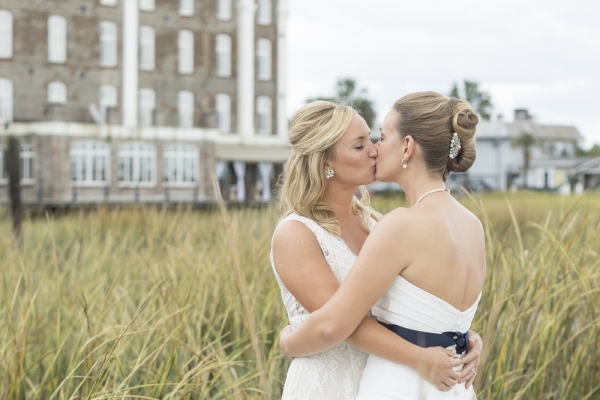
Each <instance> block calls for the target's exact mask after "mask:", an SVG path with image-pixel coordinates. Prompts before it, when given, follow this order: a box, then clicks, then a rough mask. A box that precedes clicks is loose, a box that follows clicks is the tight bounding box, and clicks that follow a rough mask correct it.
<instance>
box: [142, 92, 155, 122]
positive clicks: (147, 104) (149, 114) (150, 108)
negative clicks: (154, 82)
mask: <svg viewBox="0 0 600 400" xmlns="http://www.w3.org/2000/svg"><path fill="white" fill-rule="evenodd" d="M138 107H139V124H140V126H152V125H154V124H153V122H154V108H155V107H156V95H155V94H154V90H152V89H140V91H139V105H138Z"/></svg>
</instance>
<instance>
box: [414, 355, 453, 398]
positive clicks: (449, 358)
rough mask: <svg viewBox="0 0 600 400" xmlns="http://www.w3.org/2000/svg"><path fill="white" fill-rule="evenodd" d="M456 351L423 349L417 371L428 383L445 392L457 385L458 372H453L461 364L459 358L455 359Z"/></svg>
mask: <svg viewBox="0 0 600 400" xmlns="http://www.w3.org/2000/svg"><path fill="white" fill-rule="evenodd" d="M455 355H456V351H454V350H447V349H444V348H443V347H427V348H423V349H422V351H421V353H420V357H419V364H418V365H417V371H419V374H420V375H421V376H422V377H423V378H424V379H425V380H427V381H428V382H429V383H431V384H432V385H434V386H435V387H437V388H438V389H439V390H441V391H443V392H447V391H448V390H450V389H451V388H452V386H454V385H455V384H457V383H458V381H459V379H460V376H461V375H460V372H459V371H455V370H454V367H457V366H459V365H461V364H462V363H463V361H462V360H461V359H460V358H456V357H455Z"/></svg>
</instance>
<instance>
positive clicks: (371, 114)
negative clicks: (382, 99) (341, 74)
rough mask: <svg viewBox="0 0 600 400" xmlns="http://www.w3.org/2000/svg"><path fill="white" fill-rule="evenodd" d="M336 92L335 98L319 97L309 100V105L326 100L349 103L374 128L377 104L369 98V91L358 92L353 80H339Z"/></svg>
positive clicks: (361, 90)
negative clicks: (312, 102)
mask: <svg viewBox="0 0 600 400" xmlns="http://www.w3.org/2000/svg"><path fill="white" fill-rule="evenodd" d="M336 90H337V97H335V98H334V97H326V96H317V97H315V98H311V99H308V100H307V103H310V102H311V101H315V100H326V101H333V102H339V101H342V102H344V103H348V104H349V105H351V106H353V107H354V108H355V109H356V111H358V113H359V114H360V116H361V117H363V118H364V119H365V121H366V123H367V125H368V126H369V127H373V123H374V122H375V117H376V113H375V103H374V102H373V101H372V100H369V99H368V98H367V90H366V89H364V88H363V89H360V90H358V91H357V89H356V81H355V80H354V79H351V78H343V79H338V81H337V86H336ZM356 92H358V93H356Z"/></svg>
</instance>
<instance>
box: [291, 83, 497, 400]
mask: <svg viewBox="0 0 600 400" xmlns="http://www.w3.org/2000/svg"><path fill="white" fill-rule="evenodd" d="M478 122H479V117H478V116H477V114H476V113H475V112H474V111H473V108H472V107H471V106H470V104H469V103H468V102H466V101H464V100H460V99H457V98H453V97H447V96H444V95H441V94H438V93H434V92H419V93H412V94H409V95H407V96H404V97H402V98H401V99H399V100H398V101H396V102H395V103H394V105H393V106H392V109H391V110H390V111H389V112H388V114H387V115H386V117H385V119H384V121H383V124H382V126H381V139H380V141H379V142H378V143H377V145H376V146H377V150H378V154H377V171H376V173H375V176H376V179H377V180H378V181H383V182H395V183H397V184H398V185H399V186H400V187H401V188H402V189H403V191H404V192H405V194H406V197H407V199H408V202H409V207H398V208H396V209H394V210H392V211H391V212H389V213H388V214H386V215H385V216H383V217H382V218H381V219H380V220H379V222H377V225H376V226H375V227H374V228H373V229H372V230H371V233H370V234H369V236H368V238H367V239H366V241H365V242H364V244H363V246H362V249H361V251H360V254H359V255H358V258H357V260H356V262H355V263H354V266H353V267H352V269H351V271H350V272H349V273H348V276H347V277H346V279H345V280H344V281H343V282H342V284H341V286H340V287H339V289H338V290H337V291H336V292H335V294H333V296H332V297H331V298H330V299H329V300H328V301H327V303H326V304H324V305H323V306H322V307H320V308H319V309H318V310H316V311H314V312H312V313H311V314H310V315H309V316H308V317H307V318H306V320H305V321H304V322H303V323H302V324H301V325H300V326H298V327H296V329H294V330H293V331H292V330H291V329H289V328H286V329H284V330H283V331H282V332H281V335H280V347H281V348H282V350H283V351H284V353H285V354H286V355H287V356H288V357H302V356H307V355H310V354H315V353H318V352H323V351H327V350H328V349H330V348H332V347H333V346H336V345H338V344H339V343H341V342H343V341H344V340H346V339H347V338H348V337H349V336H350V335H351V334H353V332H354V330H355V329H356V327H357V326H359V324H361V323H362V321H363V318H364V316H365V315H366V314H367V313H369V312H372V316H373V317H374V319H375V320H376V321H377V322H378V323H379V325H381V326H382V327H385V328H386V329H387V330H389V331H390V332H392V333H393V334H395V335H397V336H399V337H402V338H404V339H406V340H407V341H409V342H411V343H413V344H415V345H418V346H420V347H422V348H424V349H431V348H435V347H436V346H441V347H444V348H446V349H452V350H453V351H455V352H456V359H461V358H463V357H465V356H468V355H467V350H468V349H469V345H468V343H469V341H470V340H471V339H472V337H473V336H474V334H473V333H472V332H471V331H470V330H469V329H470V327H471V324H472V322H473V319H474V317H475V313H476V311H477V305H478V304H479V301H480V299H481V296H482V288H483V283H484V279H485V272H486V254H485V239H484V238H485V236H484V231H483V227H482V224H481V222H480V221H479V219H478V218H477V217H476V216H475V215H473V214H472V213H471V212H470V211H469V210H467V209H466V208H465V207H464V206H463V205H462V204H460V203H459V202H458V201H457V200H455V199H454V198H453V197H452V196H451V194H450V190H449V189H448V188H447V187H446V185H445V182H446V180H447V179H448V176H449V174H450V172H465V171H467V170H468V169H469V168H470V167H471V166H472V165H473V163H474V162H475V156H476V149H475V131H476V127H477V124H478ZM476 367H477V365H475V364H470V363H466V364H465V365H461V366H458V367H457V368H456V370H457V371H458V370H459V371H460V372H461V378H460V379H459V380H457V381H456V382H452V381H450V382H448V381H447V382H446V383H444V384H443V385H432V384H431V383H430V382H428V381H427V379H426V378H425V377H426V374H423V372H422V368H420V366H419V363H417V365H416V366H415V365H412V366H411V365H409V364H406V363H405V364H404V365H402V364H397V363H393V362H390V361H389V360H386V359H385V358H384V357H382V356H380V355H378V354H373V353H372V354H371V355H369V358H368V360H367V364H366V366H365V369H364V371H363V375H362V379H361V383H360V387H359V392H358V395H357V397H356V398H357V399H358V400H374V399H381V400H383V399H399V400H400V399H407V400H408V399H428V400H432V399H440V400H441V399H446V398H449V397H448V396H449V394H448V393H444V392H445V391H451V392H452V393H451V394H450V397H452V398H453V399H460V400H467V399H469V400H472V399H474V398H475V397H476V396H475V391H474V389H473V386H472V385H470V383H471V382H473V380H474V379H475V376H476V375H477V371H476ZM424 378H425V379H424ZM444 385H445V386H444Z"/></svg>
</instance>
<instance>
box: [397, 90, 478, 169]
mask: <svg viewBox="0 0 600 400" xmlns="http://www.w3.org/2000/svg"><path fill="white" fill-rule="evenodd" d="M393 109H394V110H395V111H396V112H397V113H398V114H399V115H401V116H402V117H401V118H398V120H397V124H398V131H399V132H405V133H406V134H410V135H411V136H412V137H413V138H414V140H415V141H416V142H417V143H418V144H419V145H420V146H421V147H422V148H423V149H426V152H425V153H424V158H425V162H426V164H427V166H428V167H429V168H430V169H431V170H432V171H438V172H439V174H440V176H441V177H442V179H443V180H444V181H445V180H446V179H447V178H448V175H449V173H450V172H466V171H467V170H468V169H469V168H471V166H472V165H473V163H474V162H475V127H476V126H477V124H478V123H479V117H478V116H477V114H475V111H473V108H471V105H470V104H469V103H467V102H466V101H464V100H460V99H457V98H455V97H446V96H443V95H441V94H439V93H435V92H421V93H412V94H409V95H406V96H404V97H402V98H401V99H400V100H398V101H396V102H395V103H394V107H393ZM454 132H456V134H457V136H458V138H459V139H460V146H461V148H460V150H459V151H458V153H457V155H456V157H454V158H451V157H449V153H448V151H449V147H448V146H449V143H451V141H452V137H453V133H454Z"/></svg>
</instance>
